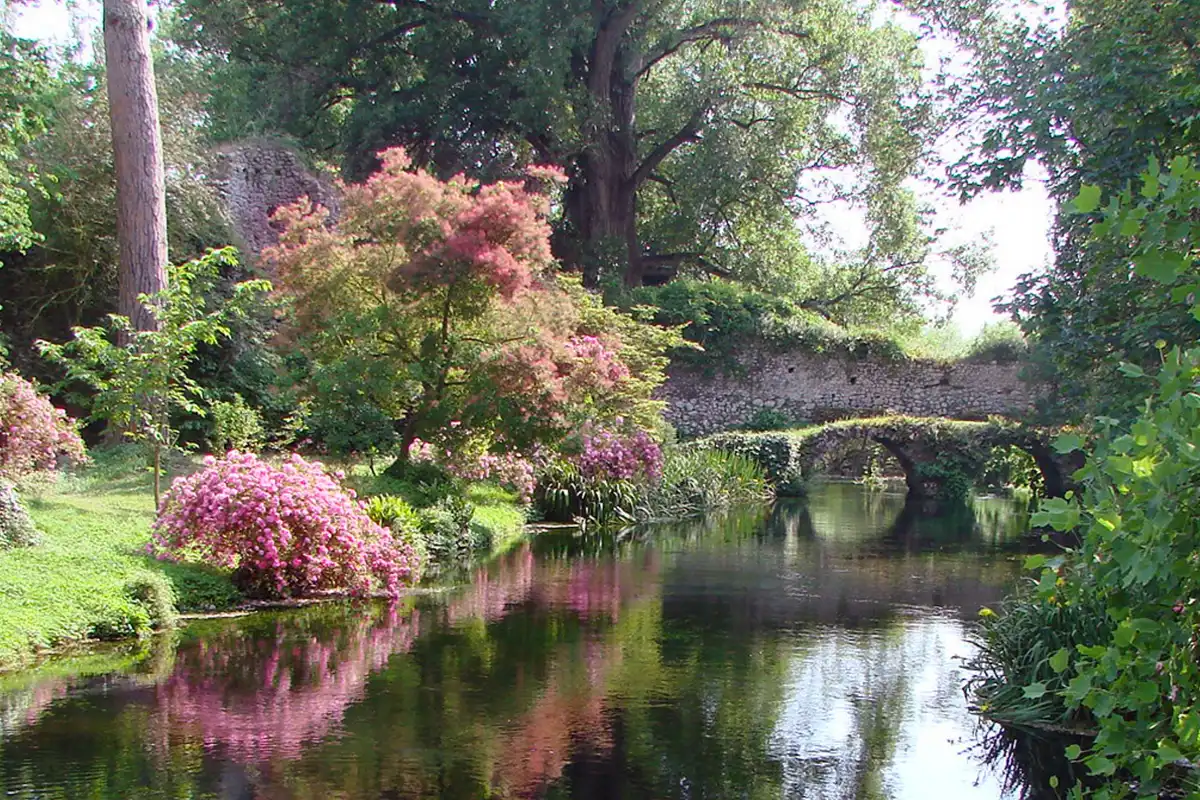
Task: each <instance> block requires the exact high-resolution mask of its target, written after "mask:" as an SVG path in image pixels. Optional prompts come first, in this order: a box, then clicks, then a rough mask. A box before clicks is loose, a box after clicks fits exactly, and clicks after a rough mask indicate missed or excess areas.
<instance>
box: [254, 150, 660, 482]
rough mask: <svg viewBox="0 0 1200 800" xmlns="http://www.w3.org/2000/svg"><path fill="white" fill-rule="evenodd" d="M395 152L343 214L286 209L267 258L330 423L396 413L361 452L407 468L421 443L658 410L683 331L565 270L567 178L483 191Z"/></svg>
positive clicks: (524, 446)
mask: <svg viewBox="0 0 1200 800" xmlns="http://www.w3.org/2000/svg"><path fill="white" fill-rule="evenodd" d="M380 158H381V161H382V164H383V168H382V169H381V170H380V171H379V172H378V173H376V174H375V175H373V176H372V177H370V178H369V179H367V180H366V181H365V182H363V183H361V184H355V185H348V186H343V187H342V190H343V197H342V203H341V208H340V211H339V215H338V218H337V220H336V222H335V221H334V220H332V219H331V218H330V214H329V212H328V211H327V210H326V209H323V208H320V207H314V206H313V205H312V204H311V203H310V202H309V201H307V200H302V201H301V202H299V203H297V204H295V205H293V206H289V207H287V208H284V209H281V210H280V211H279V212H277V214H276V217H275V219H276V222H277V223H278V224H279V225H280V227H281V229H282V234H281V236H280V242H279V245H278V246H276V247H275V248H272V249H271V250H269V251H268V252H267V253H266V254H265V255H266V257H267V258H268V259H269V260H270V261H271V262H272V263H273V264H274V269H275V272H276V275H277V281H276V286H277V288H278V289H279V290H280V291H281V292H282V293H284V294H285V295H286V296H288V297H290V299H291V300H292V308H293V316H292V322H293V328H292V330H293V334H294V341H295V342H296V344H297V345H298V346H299V347H300V349H301V350H303V352H304V353H305V354H306V355H307V356H308V357H309V362H310V363H311V365H312V366H311V375H310V376H309V379H308V381H307V386H308V390H309V395H310V399H311V401H312V403H313V406H314V408H315V410H316V411H315V413H316V415H317V416H318V417H319V418H321V419H325V418H331V419H351V418H353V419H370V420H374V421H376V422H379V421H384V420H386V421H387V423H388V424H385V425H374V424H373V426H372V430H374V431H375V434H373V435H372V437H371V438H372V441H371V442H359V443H356V444H355V445H354V447H356V448H362V449H366V448H370V447H377V448H378V449H379V450H394V451H396V452H398V453H399V454H400V458H401V461H402V462H404V461H405V460H406V459H407V458H408V454H409V453H411V452H412V451H413V450H412V445H413V443H414V442H415V441H417V440H422V441H424V442H430V443H432V444H433V445H435V446H436V448H437V449H439V450H445V449H449V450H451V451H457V450H458V449H460V448H463V447H465V446H466V443H467V442H468V441H471V442H474V441H476V440H477V439H478V438H479V437H481V436H482V437H484V438H486V439H487V445H486V447H485V448H484V449H485V450H488V451H492V452H497V453H504V452H509V451H512V452H529V451H531V450H532V448H533V447H535V446H536V445H538V444H554V443H556V442H557V441H558V440H560V439H561V438H562V437H563V436H564V435H566V434H567V433H568V432H569V431H571V430H572V429H575V428H577V427H578V426H579V425H581V424H583V423H585V422H589V421H603V420H604V419H606V418H610V417H612V416H613V415H614V414H616V413H624V414H626V416H628V417H630V418H635V417H637V418H645V419H646V420H647V421H648V422H647V424H649V420H651V418H653V417H656V416H657V414H658V412H659V406H658V405H656V404H655V402H654V401H653V400H652V398H651V393H652V391H653V389H654V387H656V386H657V385H658V384H659V383H661V381H662V379H663V367H664V366H665V364H666V356H665V353H666V351H667V349H669V347H671V346H672V345H673V344H674V343H676V342H677V341H678V336H677V334H674V332H671V331H664V330H662V329H659V328H654V327H653V326H651V325H648V324H645V323H643V322H641V321H639V320H637V319H635V318H633V317H631V316H628V315H623V314H620V313H618V312H615V311H613V310H611V309H605V308H604V307H603V305H602V304H601V303H600V302H599V300H598V299H595V298H593V297H591V296H590V295H588V294H587V293H586V292H584V291H583V290H582V289H581V288H580V287H579V284H578V281H577V280H572V279H569V278H563V277H562V276H561V275H560V274H559V272H558V269H557V265H556V263H555V262H554V260H553V258H552V256H551V252H550V227H549V225H548V223H547V221H546V214H547V212H548V210H549V199H548V196H547V195H546V194H544V193H543V192H542V191H541V189H542V188H544V187H546V186H547V185H552V184H553V183H554V182H556V181H558V180H561V176H559V175H557V174H556V173H554V172H553V171H547V170H539V169H534V170H531V171H530V174H529V175H528V176H527V177H526V179H525V180H523V181H501V182H498V183H494V184H490V185H480V184H478V183H476V182H473V181H469V180H467V179H465V178H461V177H458V178H453V179H451V180H448V181H442V180H439V179H438V178H436V177H435V176H433V175H431V174H429V173H428V172H425V171H424V170H420V169H415V168H413V165H412V163H411V162H410V160H409V158H408V157H407V156H406V155H405V154H404V152H403V151H401V150H398V149H393V150H387V151H384V152H383V153H382V154H381V156H380ZM324 407H328V409H329V410H330V413H329V414H325V413H323V412H321V409H322V408H324ZM514 469H515V467H514Z"/></svg>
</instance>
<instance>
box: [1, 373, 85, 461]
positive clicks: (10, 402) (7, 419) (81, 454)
mask: <svg viewBox="0 0 1200 800" xmlns="http://www.w3.org/2000/svg"><path fill="white" fill-rule="evenodd" d="M59 456H63V457H65V458H66V459H68V460H70V461H74V462H77V463H78V462H82V461H85V460H86V459H87V453H86V451H85V450H84V447H83V440H82V439H80V438H79V430H78V429H77V427H76V423H75V420H73V419H71V418H70V417H68V416H67V415H66V413H64V412H63V410H62V409H59V408H55V407H54V406H53V405H51V404H50V401H49V400H47V399H46V398H45V397H44V396H43V395H41V394H38V391H37V389H36V388H35V387H34V385H33V384H32V383H30V382H29V381H27V380H25V379H24V378H22V377H20V376H19V375H15V374H12V373H0V479H8V480H14V479H16V478H20V477H22V476H24V475H28V474H30V473H34V472H40V471H42V470H51V469H54V467H55V464H56V462H57V460H58V458H59Z"/></svg>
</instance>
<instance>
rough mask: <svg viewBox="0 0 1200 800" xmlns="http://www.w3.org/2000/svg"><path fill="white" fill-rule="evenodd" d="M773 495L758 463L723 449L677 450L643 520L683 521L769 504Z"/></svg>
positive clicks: (648, 502)
mask: <svg viewBox="0 0 1200 800" xmlns="http://www.w3.org/2000/svg"><path fill="white" fill-rule="evenodd" d="M773 495H774V492H773V490H772V488H771V484H770V482H769V481H768V480H767V474H766V471H765V470H764V469H763V468H762V467H761V466H759V464H758V462H756V461H754V460H753V459H751V458H748V457H746V456H743V455H739V454H737V453H727V452H724V451H721V450H696V449H689V448H674V449H671V450H669V451H668V453H667V457H666V459H665V460H664V462H663V475H662V481H661V482H660V483H659V484H658V486H656V487H655V488H654V489H653V490H652V491H651V492H650V494H649V496H648V497H647V498H646V501H645V504H644V506H643V508H642V510H641V514H642V516H643V517H644V518H649V519H683V518H685V517H693V516H699V515H701V514H706V513H709V512H712V511H724V510H725V509H728V508H732V507H735V506H741V505H751V504H761V503H764V502H768V501H770V500H771V498H772V497H773Z"/></svg>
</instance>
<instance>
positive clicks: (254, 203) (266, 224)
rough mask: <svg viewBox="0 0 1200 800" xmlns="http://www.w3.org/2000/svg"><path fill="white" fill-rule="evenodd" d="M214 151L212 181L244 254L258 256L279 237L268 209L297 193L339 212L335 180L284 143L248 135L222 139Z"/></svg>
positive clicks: (273, 208)
mask: <svg viewBox="0 0 1200 800" xmlns="http://www.w3.org/2000/svg"><path fill="white" fill-rule="evenodd" d="M217 155H218V169H217V174H216V175H215V176H214V177H215V180H214V183H215V184H216V186H217V189H218V191H219V192H220V193H221V195H222V197H223V198H224V201H225V205H226V208H227V210H228V213H229V217H230V219H231V220H232V221H233V228H234V232H235V233H236V234H237V236H238V239H239V240H240V242H239V244H240V246H241V248H242V251H243V252H244V253H245V254H246V255H249V256H251V257H254V258H257V257H258V256H259V255H260V254H261V253H262V251H263V250H264V249H265V248H267V247H270V246H271V245H273V244H275V243H276V242H277V241H278V239H279V234H278V232H277V231H276V229H275V227H274V225H273V224H272V223H271V214H273V213H274V212H275V209H277V208H279V207H281V206H286V205H288V204H290V203H293V202H295V201H296V200H297V199H298V198H300V197H308V198H309V199H311V200H312V202H313V203H314V204H318V205H322V206H325V207H326V208H328V209H329V210H330V211H331V213H332V215H333V217H334V218H336V217H337V212H338V209H339V206H340V198H339V197H338V193H337V190H336V188H335V187H334V184H333V182H332V181H330V180H329V179H327V178H326V177H324V176H321V175H317V174H314V173H313V172H312V171H311V170H309V169H308V167H306V166H305V165H304V162H302V161H301V160H300V158H299V156H297V155H296V153H295V152H294V151H292V150H290V149H288V148H286V147H284V146H283V145H280V144H277V143H274V142H271V141H266V140H250V141H244V142H238V143H236V144H231V145H226V146H224V147H223V148H221V150H220V151H219V152H218V154H217Z"/></svg>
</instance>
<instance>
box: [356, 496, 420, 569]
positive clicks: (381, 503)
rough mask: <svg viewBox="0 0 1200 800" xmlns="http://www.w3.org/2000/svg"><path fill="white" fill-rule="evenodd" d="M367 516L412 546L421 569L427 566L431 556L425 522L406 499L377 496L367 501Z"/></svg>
mask: <svg viewBox="0 0 1200 800" xmlns="http://www.w3.org/2000/svg"><path fill="white" fill-rule="evenodd" d="M367 516H368V517H370V518H371V520H372V521H373V522H375V523H377V524H379V525H383V526H384V527H386V528H388V529H390V530H391V532H392V535H393V536H394V537H396V539H398V540H399V541H401V542H405V543H407V544H409V545H411V546H412V548H413V553H414V554H415V555H416V557H417V563H418V564H419V565H420V568H421V569H423V568H424V567H425V566H427V564H428V561H429V557H430V556H429V546H428V544H427V542H426V540H425V534H424V533H423V532H422V529H423V527H424V520H423V519H422V517H421V514H420V512H418V511H417V510H416V509H414V508H413V507H412V506H411V505H409V504H408V503H407V502H406V501H405V500H404V498H402V497H397V496H395V495H388V494H381V495H376V496H375V497H372V498H370V499H368V500H367ZM419 577H420V576H419V575H415V576H413V579H414V580H417V579H419Z"/></svg>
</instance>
